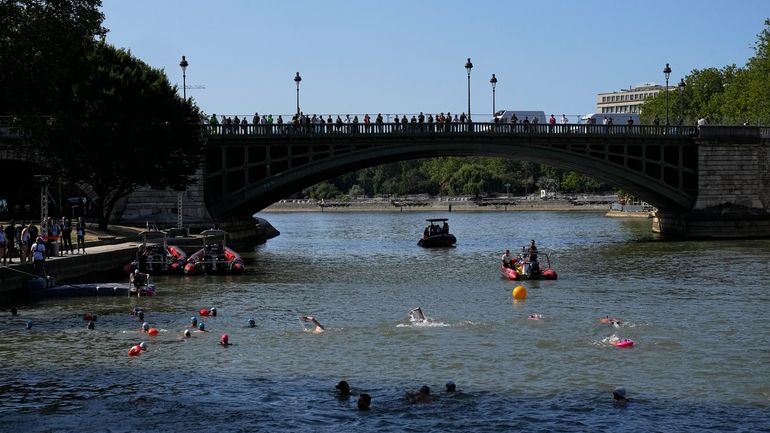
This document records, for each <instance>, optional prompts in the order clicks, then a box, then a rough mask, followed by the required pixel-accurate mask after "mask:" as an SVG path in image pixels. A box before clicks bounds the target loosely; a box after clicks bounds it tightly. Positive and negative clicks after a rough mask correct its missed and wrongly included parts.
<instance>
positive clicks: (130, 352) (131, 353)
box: [128, 344, 142, 356]
mask: <svg viewBox="0 0 770 433" xmlns="http://www.w3.org/2000/svg"><path fill="white" fill-rule="evenodd" d="M141 353H142V348H141V347H139V345H138V344H137V345H134V346H131V348H130V349H128V356H139V355H140V354H141Z"/></svg>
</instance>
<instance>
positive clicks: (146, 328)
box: [141, 322, 150, 332]
mask: <svg viewBox="0 0 770 433" xmlns="http://www.w3.org/2000/svg"><path fill="white" fill-rule="evenodd" d="M149 330H150V324H149V323H147V322H144V323H142V331H141V332H148V331H149Z"/></svg>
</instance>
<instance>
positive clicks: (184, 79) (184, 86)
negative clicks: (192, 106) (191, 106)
mask: <svg viewBox="0 0 770 433" xmlns="http://www.w3.org/2000/svg"><path fill="white" fill-rule="evenodd" d="M187 65H189V63H187V59H185V58H184V56H182V61H181V62H179V67H180V68H182V97H183V98H184V99H185V100H187Z"/></svg>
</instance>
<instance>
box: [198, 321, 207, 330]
mask: <svg viewBox="0 0 770 433" xmlns="http://www.w3.org/2000/svg"><path fill="white" fill-rule="evenodd" d="M198 329H200V330H201V331H203V330H205V329H206V325H204V324H203V322H201V323H199V324H198Z"/></svg>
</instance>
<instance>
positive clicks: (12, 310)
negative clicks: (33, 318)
mask: <svg viewBox="0 0 770 433" xmlns="http://www.w3.org/2000/svg"><path fill="white" fill-rule="evenodd" d="M18 313H19V311H18V310H16V307H11V316H15V315H17V314H18Z"/></svg>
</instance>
